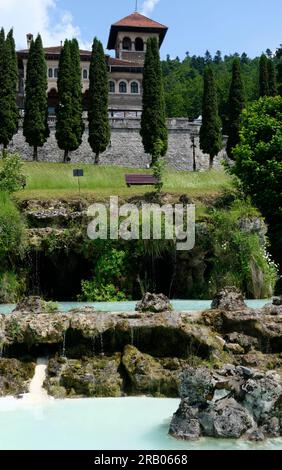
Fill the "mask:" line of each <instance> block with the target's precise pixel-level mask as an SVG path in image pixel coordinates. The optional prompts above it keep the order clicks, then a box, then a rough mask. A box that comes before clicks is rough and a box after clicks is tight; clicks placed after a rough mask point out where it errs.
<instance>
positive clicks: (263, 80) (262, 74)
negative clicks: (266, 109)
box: [259, 54, 270, 96]
mask: <svg viewBox="0 0 282 470" xmlns="http://www.w3.org/2000/svg"><path fill="white" fill-rule="evenodd" d="M268 63H269V60H268V58H267V57H266V55H265V54H262V56H261V58H260V61H259V96H269V93H270V91H269V76H268Z"/></svg>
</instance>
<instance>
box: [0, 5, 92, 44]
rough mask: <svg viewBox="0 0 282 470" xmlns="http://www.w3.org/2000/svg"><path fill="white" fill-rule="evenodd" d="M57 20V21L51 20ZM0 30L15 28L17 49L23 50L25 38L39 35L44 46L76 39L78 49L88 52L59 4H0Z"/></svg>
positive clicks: (69, 14) (75, 28)
mask: <svg viewBox="0 0 282 470" xmlns="http://www.w3.org/2000/svg"><path fill="white" fill-rule="evenodd" d="M53 18H56V20H53ZM0 26H4V28H5V30H6V31H8V30H9V29H10V28H11V27H13V28H14V35H15V40H16V44H17V47H18V48H20V49H23V48H26V34H27V33H32V34H34V36H36V35H37V34H38V33H40V34H41V36H42V39H43V43H44V46H45V47H47V46H57V45H59V44H60V42H61V41H64V40H65V39H66V38H70V39H71V38H73V37H76V38H77V39H78V40H79V43H80V47H81V48H87V49H88V48H89V47H90V45H89V44H88V43H85V42H84V41H83V40H82V37H81V31H80V28H79V27H78V26H76V25H75V24H74V21H73V17H72V14H71V13H70V12H69V11H65V10H60V9H59V7H58V0H0Z"/></svg>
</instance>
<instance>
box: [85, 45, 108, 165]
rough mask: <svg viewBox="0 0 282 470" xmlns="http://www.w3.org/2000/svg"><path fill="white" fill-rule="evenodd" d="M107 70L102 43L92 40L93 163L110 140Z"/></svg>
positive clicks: (90, 93)
mask: <svg viewBox="0 0 282 470" xmlns="http://www.w3.org/2000/svg"><path fill="white" fill-rule="evenodd" d="M108 90H109V88H108V70H107V64H106V61H105V54H104V49H103V45H102V43H101V42H100V41H99V40H98V39H97V38H94V41H93V46H92V55H91V63H90V72H89V110H88V121H89V138H88V141H89V144H90V146H91V148H92V150H93V152H94V153H95V163H96V164H98V163H99V155H100V154H101V153H102V152H105V150H106V149H107V146H108V145H109V142H110V138H111V130H110V124H109V116H108V94H109V91H108Z"/></svg>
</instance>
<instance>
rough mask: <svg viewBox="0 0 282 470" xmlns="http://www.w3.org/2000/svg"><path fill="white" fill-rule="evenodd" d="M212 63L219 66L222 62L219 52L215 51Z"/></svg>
mask: <svg viewBox="0 0 282 470" xmlns="http://www.w3.org/2000/svg"><path fill="white" fill-rule="evenodd" d="M213 61H214V63H215V64H217V65H219V64H221V63H222V62H223V61H222V54H221V51H216V54H215V56H214V59H213Z"/></svg>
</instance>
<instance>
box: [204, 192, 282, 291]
mask: <svg viewBox="0 0 282 470" xmlns="http://www.w3.org/2000/svg"><path fill="white" fill-rule="evenodd" d="M246 219H248V220H254V219H256V220H257V219H259V215H258V212H257V210H256V209H254V208H253V207H252V206H251V205H250V204H249V203H248V201H235V202H234V203H233V204H232V206H231V208H230V210H228V211H227V210H214V212H213V214H212V217H211V221H212V225H211V231H210V236H211V245H212V252H213V255H212V257H211V260H210V261H211V275H210V281H209V282H210V295H211V296H213V295H214V294H215V292H216V291H217V290H218V289H220V288H222V287H224V286H225V285H235V286H237V287H238V288H240V289H241V290H242V291H243V292H245V294H246V295H247V296H248V297H254V298H266V297H271V295H272V294H273V290H274V287H275V284H276V281H277V266H276V265H275V263H274V262H273V261H272V260H271V258H270V256H269V254H268V252H267V247H268V241H267V239H266V238H265V237H264V236H263V237H261V235H260V234H259V233H258V232H256V231H252V230H250V231H248V230H244V229H243V228H242V226H241V224H240V222H241V221H242V220H246ZM262 238H263V239H262Z"/></svg>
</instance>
